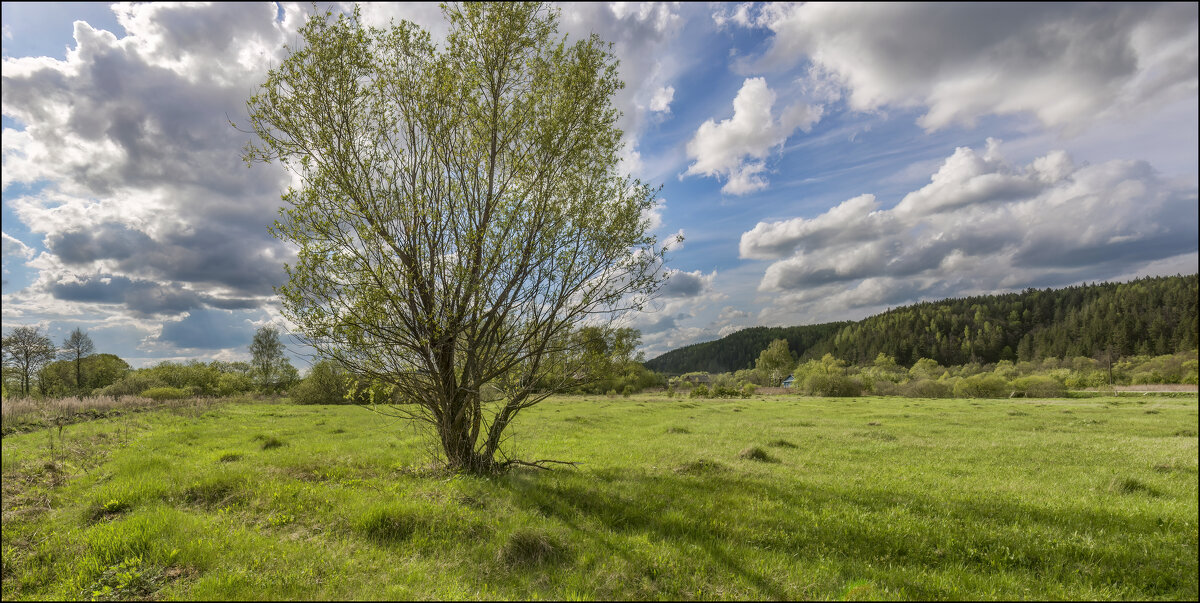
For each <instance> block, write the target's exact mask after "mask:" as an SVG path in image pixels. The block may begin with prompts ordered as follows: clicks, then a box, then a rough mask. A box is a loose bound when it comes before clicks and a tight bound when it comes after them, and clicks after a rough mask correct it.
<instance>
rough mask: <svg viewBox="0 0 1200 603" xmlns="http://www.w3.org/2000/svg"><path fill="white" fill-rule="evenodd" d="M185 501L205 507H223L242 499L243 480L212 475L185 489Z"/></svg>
mask: <svg viewBox="0 0 1200 603" xmlns="http://www.w3.org/2000/svg"><path fill="white" fill-rule="evenodd" d="M181 494H182V498H183V500H184V501H186V502H189V503H192V504H198V505H202V506H205V507H221V506H224V505H226V504H228V503H230V502H234V501H238V500H240V499H241V498H242V480H241V479H239V478H237V477H235V476H233V475H220V474H219V475H211V476H208V477H205V478H203V479H199V480H196V481H194V482H192V483H191V484H190V485H189V486H188V487H186V488H184V489H183V492H182V493H181Z"/></svg>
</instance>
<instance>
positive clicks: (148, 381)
mask: <svg viewBox="0 0 1200 603" xmlns="http://www.w3.org/2000/svg"><path fill="white" fill-rule="evenodd" d="M166 385H167V384H166V383H165V382H163V380H161V379H158V378H157V377H152V376H150V375H146V374H144V373H136V372H134V373H130V374H128V375H125V376H124V377H122V378H121V379H120V380H119V381H117V382H115V383H112V384H110V385H107V386H105V387H102V388H99V389H98V390H96V392H94V394H95V395H97V396H112V397H113V398H122V397H124V396H137V395H140V394H141V393H142V392H144V391H146V390H148V389H154V388H158V387H164V386H166Z"/></svg>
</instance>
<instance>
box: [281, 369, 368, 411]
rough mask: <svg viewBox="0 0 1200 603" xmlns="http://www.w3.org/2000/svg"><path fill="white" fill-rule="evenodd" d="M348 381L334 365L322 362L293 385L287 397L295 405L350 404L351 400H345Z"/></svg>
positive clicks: (347, 391)
mask: <svg viewBox="0 0 1200 603" xmlns="http://www.w3.org/2000/svg"><path fill="white" fill-rule="evenodd" d="M348 379H349V376H348V375H346V373H345V372H344V371H342V370H341V369H340V368H338V366H337V365H336V364H335V363H333V362H332V361H329V360H322V361H320V362H318V363H316V364H314V365H313V367H312V370H310V371H309V373H308V376H307V377H305V378H304V380H302V381H301V382H300V383H297V384H296V385H294V386H293V387H292V389H291V391H290V392H289V394H288V395H289V396H290V397H291V399H292V402H295V403H296V404H350V403H353V400H350V399H347V398H348V396H347V394H348V393H349V391H350V390H349V388H348V387H347V380H348Z"/></svg>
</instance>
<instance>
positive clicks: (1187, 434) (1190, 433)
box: [1175, 429, 1196, 438]
mask: <svg viewBox="0 0 1200 603" xmlns="http://www.w3.org/2000/svg"><path fill="white" fill-rule="evenodd" d="M1175 435H1177V436H1180V437H1184V438H1194V437H1196V430H1195V429H1180V430H1179V431H1176V432H1175Z"/></svg>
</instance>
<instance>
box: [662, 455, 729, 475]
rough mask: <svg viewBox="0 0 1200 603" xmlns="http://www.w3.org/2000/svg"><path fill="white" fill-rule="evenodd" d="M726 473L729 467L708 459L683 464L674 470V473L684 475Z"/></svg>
mask: <svg viewBox="0 0 1200 603" xmlns="http://www.w3.org/2000/svg"><path fill="white" fill-rule="evenodd" d="M726 471H729V467H726V466H725V465H722V464H721V463H718V462H716V461H710V460H708V459H699V460H695V461H692V462H690V463H684V464H682V465H680V466H678V467H676V468H675V472H676V473H683V474H685V475H705V474H711V473H724V472H726Z"/></svg>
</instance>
